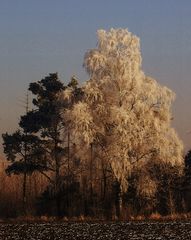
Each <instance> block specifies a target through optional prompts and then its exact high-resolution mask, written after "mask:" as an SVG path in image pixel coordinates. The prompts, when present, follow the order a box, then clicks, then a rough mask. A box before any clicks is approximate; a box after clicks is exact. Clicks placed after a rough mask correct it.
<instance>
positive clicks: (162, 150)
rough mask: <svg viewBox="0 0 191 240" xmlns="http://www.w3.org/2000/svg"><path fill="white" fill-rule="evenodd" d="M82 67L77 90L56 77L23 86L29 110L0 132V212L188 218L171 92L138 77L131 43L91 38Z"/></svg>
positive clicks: (101, 34)
mask: <svg viewBox="0 0 191 240" xmlns="http://www.w3.org/2000/svg"><path fill="white" fill-rule="evenodd" d="M84 67H85V69H86V70H87V72H88V73H89V75H90V79H89V80H88V81H87V82H85V83H84V84H83V85H82V86H80V85H79V83H78V81H77V79H76V78H75V77H72V78H71V80H70V82H69V83H67V84H64V83H63V82H62V81H61V80H60V79H59V78H58V74H57V73H51V74H49V75H48V76H46V77H45V78H43V79H42V80H40V81H37V82H33V83H31V84H30V85H29V91H30V92H31V93H32V94H33V100H32V104H33V107H32V109H29V108H28V106H26V113H25V114H24V115H22V116H21V117H20V121H19V127H18V130H16V131H15V132H14V133H12V134H10V133H5V134H3V135H2V137H3V147H4V153H5V155H6V159H7V161H8V166H7V167H6V174H7V175H11V177H10V178H8V177H6V176H5V175H4V173H2V174H1V176H2V179H3V180H2V181H1V183H3V181H4V186H5V188H1V193H0V194H1V195H0V202H2V204H1V205H0V208H2V209H0V215H2V216H8V217H10V216H18V215H29V214H30V215H35V216H36V215H48V216H58V217H64V216H66V217H72V216H91V217H95V218H107V219H112V218H127V217H128V216H130V215H140V214H144V215H149V214H151V213H153V212H158V213H160V214H162V215H167V214H172V213H175V212H185V211H189V204H188V203H189V199H190V197H189V194H188V193H189V188H190V169H191V161H190V159H191V158H190V155H191V154H190V152H189V153H188V154H187V156H186V158H185V163H186V164H184V159H183V146H182V143H181V141H180V140H179V138H178V136H177V135H176V132H175V131H174V129H173V128H172V127H171V119H172V116H171V111H170V108H171V102H172V101H173V98H174V94H173V93H172V91H171V90H169V89H168V88H166V87H163V86H160V85H159V84H158V83H157V82H156V81H155V80H154V79H152V78H149V77H147V76H145V75H144V73H143V72H142V70H141V55H140V47H139V40H138V39H137V37H135V36H134V35H132V34H131V33H129V32H128V31H127V30H123V29H117V30H114V29H111V30H110V31H109V32H106V31H103V30H100V31H98V47H97V49H93V50H90V51H88V52H87V53H86V55H85V59H84ZM11 184H13V185H11ZM10 185H11V186H14V187H13V188H12V189H10V191H8V190H7V189H8V188H9V187H10ZM1 206H4V207H1ZM13 206H14V207H13Z"/></svg>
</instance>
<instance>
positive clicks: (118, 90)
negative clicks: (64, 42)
mask: <svg viewBox="0 0 191 240" xmlns="http://www.w3.org/2000/svg"><path fill="white" fill-rule="evenodd" d="M141 62H142V58H141V53H140V43H139V39H138V38H137V37H136V36H134V35H133V34H132V33H130V32H129V31H128V30H127V29H111V30H110V31H104V30H99V31H98V44H97V48H95V49H92V50H89V51H88V52H87V53H86V54H85V58H84V67H85V69H86V70H87V72H88V73H89V76H90V80H88V81H87V82H86V83H85V85H84V92H85V95H84V99H83V101H82V102H80V103H77V104H76V105H74V107H73V108H72V110H69V111H68V112H67V117H68V118H69V119H70V122H71V124H72V129H73V134H74V135H76V137H77V139H78V140H77V141H78V142H83V144H84V145H83V148H85V146H88V145H89V144H95V146H96V147H97V151H99V156H101V158H102V159H104V161H105V162H108V163H109V164H110V166H111V169H112V171H113V174H114V176H115V177H116V179H117V180H118V182H119V183H120V186H121V190H122V191H124V192H125V191H126V190H127V189H128V177H129V176H131V174H132V173H134V172H140V178H139V181H138V186H137V193H138V194H139V195H142V196H153V195H154V194H155V192H156V189H157V182H156V181H155V180H154V179H152V177H151V176H150V174H149V166H152V165H153V164H156V165H157V164H158V165H161V164H170V165H172V166H180V170H181V166H182V164H183V160H182V149H183V147H182V143H181V141H180V140H179V138H178V136H177V134H176V132H175V130H174V129H173V128H172V127H171V118H172V114H171V104H172V102H173V100H174V97H175V94H174V93H173V92H172V91H171V90H170V89H168V88H167V87H164V86H161V85H160V84H159V83H158V82H157V81H156V80H154V79H152V78H151V77H148V76H146V75H145V74H144V72H143V71H142V69H141ZM85 144H86V145H85ZM142 173H144V177H143V174H142Z"/></svg>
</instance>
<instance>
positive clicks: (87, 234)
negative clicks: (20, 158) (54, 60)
mask: <svg viewBox="0 0 191 240" xmlns="http://www.w3.org/2000/svg"><path fill="white" fill-rule="evenodd" d="M11 239H18V240H25V239H27V240H41V239H44V240H48V239H50V240H54V239H55V240H60V239H63V240H75V239H78V240H86V239H87V240H88V239H92V240H93V239H95V240H99V239H100V240H101V239H104V240H107V239H109V240H120V239H132V240H138V239H140V240H144V239H150V240H154V239H158V240H162V239H165V240H166V239H167V240H168V239H172V240H175V239H180V240H183V239H184V240H185V239H191V222H189V221H183V222H181V221H178V222H176V221H174V222H172V221H171V222H110V223H101V222H100V223H63V222H62V223H61V222H57V223H18V224H13V223H1V224H0V240H11Z"/></svg>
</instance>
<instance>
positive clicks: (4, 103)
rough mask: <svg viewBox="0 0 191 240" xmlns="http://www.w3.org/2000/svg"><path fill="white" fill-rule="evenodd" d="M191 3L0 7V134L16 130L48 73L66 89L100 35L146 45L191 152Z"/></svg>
mask: <svg viewBox="0 0 191 240" xmlns="http://www.w3.org/2000/svg"><path fill="white" fill-rule="evenodd" d="M190 26H191V1H190V0H181V1H180V0H168V1H167V0H160V1H159V0H118V1H116V0H96V1H93V0H92V1H91V0H81V1H79V0H68V1H66V0H54V1H53V0H32V1H31V0H0V33H1V34H0V109H1V112H0V134H2V132H5V131H9V132H11V131H13V130H14V129H16V127H17V123H18V119H19V116H20V114H22V113H23V112H24V108H23V107H22V106H21V105H22V103H21V102H20V100H24V98H25V93H26V90H27V88H28V84H29V83H30V82H33V81H37V80H40V79H41V78H43V77H44V76H45V75H46V74H48V73H50V72H58V73H59V74H60V77H61V78H62V79H63V80H65V81H66V82H67V81H68V80H69V78H70V76H72V75H73V74H75V75H76V76H78V78H79V79H80V81H81V82H82V81H84V80H87V78H88V76H87V75H86V73H85V71H84V70H83V68H82V64H83V56H84V53H85V52H86V51H87V50H88V49H90V48H94V47H95V46H96V41H97V39H96V31H97V29H100V28H103V29H106V30H107V29H110V28H111V27H113V28H119V27H121V28H128V29H129V30H130V31H131V32H133V33H134V34H136V35H137V36H139V37H140V39H141V51H142V57H143V70H144V71H145V72H146V74H147V75H150V76H152V77H154V78H155V79H157V80H158V82H159V83H161V84H163V85H166V86H168V87H170V88H171V89H173V90H174V91H175V92H176V95H177V97H176V101H175V103H174V105H173V114H174V120H173V126H174V127H175V128H176V130H177V131H178V133H179V135H180V137H181V138H182V139H183V141H184V143H185V147H186V149H188V148H189V147H191V109H190V107H189V104H190V102H191V94H190V91H191V79H190V78H191V27H190Z"/></svg>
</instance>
